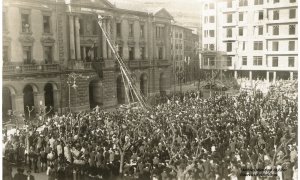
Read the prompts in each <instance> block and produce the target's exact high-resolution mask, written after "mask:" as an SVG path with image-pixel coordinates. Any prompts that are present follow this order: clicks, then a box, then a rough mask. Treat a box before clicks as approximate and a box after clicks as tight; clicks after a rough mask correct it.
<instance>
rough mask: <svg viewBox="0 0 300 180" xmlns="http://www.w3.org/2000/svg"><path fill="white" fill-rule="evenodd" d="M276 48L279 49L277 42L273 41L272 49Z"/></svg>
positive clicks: (275, 49)
mask: <svg viewBox="0 0 300 180" xmlns="http://www.w3.org/2000/svg"><path fill="white" fill-rule="evenodd" d="M278 49H279V42H278V41H273V42H272V51H278Z"/></svg>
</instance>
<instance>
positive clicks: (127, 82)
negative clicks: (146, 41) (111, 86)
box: [98, 15, 149, 109]
mask: <svg viewBox="0 0 300 180" xmlns="http://www.w3.org/2000/svg"><path fill="white" fill-rule="evenodd" d="M103 19H104V17H102V16H101V15H98V24H99V27H100V28H101V30H102V32H103V34H104V36H105V38H106V41H107V43H108V45H109V47H110V48H111V50H112V52H113V53H114V55H115V57H116V59H117V62H118V63H119V66H120V71H121V75H122V80H123V83H124V87H125V93H126V97H127V99H128V101H129V104H131V103H130V101H131V99H130V98H129V97H131V98H132V100H133V101H134V97H136V99H137V101H138V103H139V104H140V106H141V107H142V108H143V109H148V107H149V106H148V105H147V103H146V101H145V97H144V96H143V95H142V94H141V93H140V92H139V91H138V90H137V88H136V85H135V83H134V80H133V78H132V77H131V72H130V70H129V69H128V68H127V66H126V65H125V63H124V61H123V59H122V58H121V56H120V55H119V53H118V51H117V45H113V44H112V42H113V41H112V40H111V38H110V36H109V34H108V33H107V32H106V31H105V30H104V28H103V25H102V20H103ZM128 89H129V91H128Z"/></svg>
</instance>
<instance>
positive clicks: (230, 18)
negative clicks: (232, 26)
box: [227, 14, 232, 23]
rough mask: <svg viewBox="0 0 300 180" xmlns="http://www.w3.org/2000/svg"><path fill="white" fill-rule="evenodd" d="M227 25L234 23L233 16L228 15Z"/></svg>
mask: <svg viewBox="0 0 300 180" xmlns="http://www.w3.org/2000/svg"><path fill="white" fill-rule="evenodd" d="M227 23H232V14H227Z"/></svg>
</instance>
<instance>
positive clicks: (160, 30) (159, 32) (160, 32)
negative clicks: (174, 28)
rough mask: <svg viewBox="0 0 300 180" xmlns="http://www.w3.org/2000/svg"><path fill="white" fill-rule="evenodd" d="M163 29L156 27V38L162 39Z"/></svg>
mask: <svg viewBox="0 0 300 180" xmlns="http://www.w3.org/2000/svg"><path fill="white" fill-rule="evenodd" d="M163 32H164V29H163V27H161V26H156V38H162V37H163Z"/></svg>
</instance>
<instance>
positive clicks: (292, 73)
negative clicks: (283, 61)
mask: <svg viewBox="0 0 300 180" xmlns="http://www.w3.org/2000/svg"><path fill="white" fill-rule="evenodd" d="M290 80H294V72H290Z"/></svg>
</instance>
